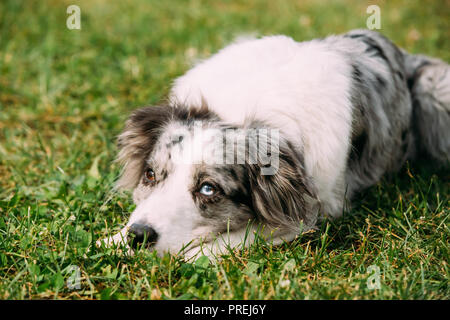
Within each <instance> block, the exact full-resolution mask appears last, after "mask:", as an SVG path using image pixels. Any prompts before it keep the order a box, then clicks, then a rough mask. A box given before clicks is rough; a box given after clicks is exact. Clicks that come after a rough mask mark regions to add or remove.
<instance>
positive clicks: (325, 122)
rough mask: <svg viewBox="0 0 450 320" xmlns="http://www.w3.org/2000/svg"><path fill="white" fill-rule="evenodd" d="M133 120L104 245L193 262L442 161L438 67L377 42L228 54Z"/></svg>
mask: <svg viewBox="0 0 450 320" xmlns="http://www.w3.org/2000/svg"><path fill="white" fill-rule="evenodd" d="M166 100H167V101H168V102H166V103H164V104H162V105H159V106H148V107H144V108H141V109H138V110H136V111H135V112H134V113H133V114H132V115H131V117H130V118H129V119H128V121H127V122H126V125H125V129H124V131H123V133H122V134H121V135H120V136H119V139H118V145H119V149H120V152H119V155H118V161H119V162H120V163H121V164H122V165H123V172H122V175H121V178H120V179H119V181H118V185H117V186H118V187H119V188H122V189H123V188H125V189H129V190H132V191H133V200H134V202H135V203H136V209H135V210H134V212H132V213H131V217H130V219H129V222H128V223H127V225H126V226H125V227H124V228H123V229H122V231H121V232H119V233H118V234H116V235H115V236H113V237H111V238H108V239H104V240H102V241H101V242H105V243H106V244H107V245H110V244H112V243H120V242H124V243H125V244H126V245H127V246H128V248H130V250H131V251H132V250H134V249H136V248H138V247H141V246H143V247H145V248H148V249H149V250H156V251H157V252H158V254H163V253H165V252H171V253H181V254H182V255H185V256H186V257H194V256H196V255H197V254H199V253H202V254H206V255H210V256H216V255H220V254H222V253H225V252H226V250H228V249H229V248H235V247H236V246H238V245H239V246H242V245H248V244H250V243H252V241H253V240H254V239H255V237H263V238H265V239H268V240H270V241H271V242H272V243H273V244H274V245H276V244H279V243H281V242H284V241H291V240H292V239H294V238H295V237H296V236H297V235H298V234H299V233H300V232H306V231H308V230H311V229H313V228H315V227H316V224H317V222H318V220H320V219H323V218H324V217H328V218H337V217H339V216H341V215H342V213H343V211H344V210H348V209H349V207H350V206H349V200H351V199H352V197H353V196H354V195H355V194H356V193H357V192H360V191H361V190H363V189H365V188H367V187H369V186H371V185H373V184H375V183H377V182H378V181H379V180H380V178H381V177H382V176H383V175H385V174H387V173H391V172H395V171H396V170H398V169H399V168H400V167H401V166H402V165H403V164H404V163H405V161H406V160H408V159H413V158H414V157H416V156H417V155H419V154H423V153H426V154H427V155H428V156H430V157H431V158H432V159H434V160H436V162H437V163H439V164H448V161H449V159H450V67H449V65H448V64H447V63H445V62H443V61H441V60H438V59H435V58H430V57H427V56H422V55H412V54H408V53H407V52H405V51H403V50H402V49H400V48H398V47H396V46H395V45H394V44H393V43H392V42H390V41H389V40H388V39H386V38H385V37H384V36H382V35H381V34H379V33H376V32H372V31H368V30H353V31H351V32H349V33H346V34H343V35H338V36H330V37H327V38H324V39H316V40H312V41H306V42H296V41H294V40H293V39H291V38H289V37H286V36H268V37H264V38H261V39H247V40H245V41H240V42H236V43H233V44H231V45H229V46H227V47H225V48H224V49H222V50H221V51H219V52H218V53H217V54H215V55H213V56H212V57H211V58H209V59H207V60H205V61H202V62H201V63H198V64H197V65H196V66H194V67H193V68H192V69H191V70H189V71H188V72H187V73H186V74H184V75H183V76H181V77H179V78H178V79H176V80H175V81H174V83H173V86H172V88H171V92H170V95H169V97H168V99H166Z"/></svg>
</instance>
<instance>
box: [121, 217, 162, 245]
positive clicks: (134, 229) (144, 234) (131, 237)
mask: <svg viewBox="0 0 450 320" xmlns="http://www.w3.org/2000/svg"><path fill="white" fill-rule="evenodd" d="M156 240H158V234H157V233H156V231H155V229H153V228H152V227H150V226H148V225H145V224H140V223H133V224H132V225H131V227H130V229H128V244H129V245H130V246H131V248H133V249H137V248H138V247H140V246H142V245H144V246H145V247H150V246H151V245H153V244H155V242H156Z"/></svg>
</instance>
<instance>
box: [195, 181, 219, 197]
mask: <svg viewBox="0 0 450 320" xmlns="http://www.w3.org/2000/svg"><path fill="white" fill-rule="evenodd" d="M199 192H200V193H201V194H202V195H204V196H207V197H210V196H212V195H214V194H215V193H216V189H215V188H214V187H213V186H212V185H210V184H208V183H204V184H202V186H201V187H200V191H199Z"/></svg>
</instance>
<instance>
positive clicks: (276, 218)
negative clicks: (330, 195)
mask: <svg viewBox="0 0 450 320" xmlns="http://www.w3.org/2000/svg"><path fill="white" fill-rule="evenodd" d="M277 136H278V135H277ZM260 138H261V136H260V135H258V139H260ZM263 140H266V141H267V142H268V143H269V144H268V147H267V150H269V149H270V152H269V154H270V156H269V157H270V158H273V159H275V158H277V161H278V162H277V166H276V167H275V168H273V165H271V167H272V168H271V169H270V170H267V169H268V166H267V163H268V162H267V160H266V161H262V160H261V152H260V150H259V152H258V159H257V160H258V161H257V163H256V164H249V165H248V166H249V171H250V187H251V193H252V201H253V207H254V209H255V211H256V212H255V213H256V215H257V217H258V218H259V219H260V220H261V221H263V222H265V223H267V224H268V225H270V226H272V227H287V228H298V227H299V226H300V221H303V224H304V225H310V224H311V223H314V221H313V219H314V217H313V216H311V214H312V212H310V209H309V208H308V206H307V201H308V199H307V198H308V197H309V199H310V200H313V199H317V196H316V191H315V187H314V185H313V183H312V181H311V179H310V178H309V177H308V176H307V174H306V171H305V169H304V166H303V156H302V153H301V152H299V151H298V150H297V149H296V148H295V146H293V145H292V144H291V143H290V142H289V141H286V140H283V139H282V137H279V136H278V141H276V139H275V141H274V140H273V139H266V138H264V139H263ZM274 142H275V143H276V144H277V145H276V146H275V147H274V145H273V144H274ZM264 152H266V151H264ZM266 159H267V158H266ZM265 169H266V170H265ZM274 169H276V170H274Z"/></svg>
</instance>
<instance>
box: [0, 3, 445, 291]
mask: <svg viewBox="0 0 450 320" xmlns="http://www.w3.org/2000/svg"><path fill="white" fill-rule="evenodd" d="M373 3H374V2H365V1H356V0H354V1H342V2H341V1H330V2H325V1H262V0H239V1H221V2H220V4H219V2H215V3H214V4H213V2H212V1H190V2H187V1H182V0H171V1H170V2H169V1H160V0H154V1H117V2H116V1H114V2H113V1H81V2H79V1H56V0H55V1H17V0H10V1H8V0H6V1H1V2H0V199H1V200H0V298H2V299H30V298H32V299H36V298H57V299H93V298H94V299H95V298H101V299H109V298H113V299H114V298H127V299H148V298H152V299H159V298H162V299H166V298H168V299H170V298H200V299H212V298H214V299H306V298H308V299H449V298H450V288H449V247H450V246H449V238H450V237H449V236H450V230H449V226H450V223H449V222H450V221H449V213H450V208H449V187H450V185H449V184H450V183H449V181H450V172H449V170H444V169H436V168H434V167H433V166H432V165H430V164H427V163H422V164H414V165H411V167H406V168H405V169H404V170H402V171H401V172H399V173H398V174H397V175H395V176H394V177H389V178H386V179H385V180H384V181H382V182H380V183H379V184H378V185H376V186H374V187H373V188H371V189H369V190H367V191H366V192H364V193H363V194H362V195H361V196H360V197H359V198H358V200H357V201H356V203H355V205H354V209H353V210H352V212H351V213H350V214H347V215H345V216H344V218H343V219H341V220H339V221H336V222H333V223H331V222H327V223H324V224H323V225H322V226H321V230H320V231H318V232H315V233H312V234H306V235H303V236H302V237H300V238H299V239H297V240H295V241H294V242H292V243H289V244H284V245H281V246H279V247H272V246H271V245H270V244H268V243H260V244H258V245H254V246H252V247H251V248H249V249H246V250H243V251H233V252H230V253H229V254H228V255H226V256H225V257H224V258H223V259H222V260H221V261H220V262H218V263H217V264H215V263H209V262H208V260H206V259H205V258H201V259H199V260H198V261H197V262H195V263H186V262H184V261H183V260H182V259H180V258H177V257H174V256H165V257H163V258H158V257H157V256H156V255H155V254H153V253H149V252H145V251H140V252H138V254H136V255H135V256H127V255H123V254H120V253H119V252H118V251H116V250H114V249H98V248H96V247H95V246H94V243H95V240H97V239H100V238H103V237H104V236H105V235H106V234H108V233H112V232H114V231H117V230H119V229H120V227H121V225H123V224H124V223H125V222H126V220H127V217H128V215H129V212H130V211H131V210H132V209H133V204H132V202H131V199H130V197H129V195H126V194H122V195H120V194H115V193H112V191H111V190H112V186H113V183H114V181H115V179H116V178H117V175H118V173H119V168H118V167H117V165H116V164H114V163H113V162H112V161H113V159H114V157H115V154H116V152H117V149H116V146H115V137H116V136H117V134H118V133H119V132H120V130H121V129H122V127H123V124H124V120H125V119H126V117H127V115H128V114H129V113H130V112H131V110H133V109H135V108H137V107H138V106H142V105H148V104H153V103H156V102H158V101H159V100H160V99H163V98H164V97H165V95H166V94H167V91H168V88H169V86H170V83H171V80H172V79H174V77H176V76H178V75H181V74H182V73H183V72H184V71H186V70H187V69H188V68H189V65H190V64H191V63H192V61H194V60H195V59H198V58H202V57H206V56H208V55H210V54H211V53H214V52H215V51H217V50H218V49H219V48H221V47H222V46H224V45H225V44H226V43H228V42H229V41H231V40H232V39H233V38H234V37H236V36H238V35H240V34H257V35H266V34H278V33H282V34H287V35H290V36H292V37H293V38H295V39H296V40H304V39H310V38H314V37H321V36H325V35H327V34H330V33H340V32H345V31H347V30H349V29H351V28H364V27H365V23H366V19H367V17H368V15H367V14H366V8H367V6H368V5H369V4H373ZM376 3H377V4H378V5H379V6H380V8H381V18H382V30H381V32H382V33H384V34H385V35H387V36H389V37H390V38H392V39H393V40H394V41H395V42H396V43H397V44H399V45H400V46H402V47H404V48H405V49H407V50H409V51H411V52H422V53H426V54H429V55H434V56H438V57H440V58H442V59H444V60H447V61H448V60H449V59H450V50H449V41H448V40H449V39H450V28H449V22H448V21H449V19H448V17H449V16H450V8H449V6H448V4H447V5H446V4H445V2H442V1H434V2H433V1H429V2H427V3H426V4H425V3H424V2H423V1H419V0H415V1H389V2H388V1H385V2H383V1H377V2H376ZM70 4H78V5H79V6H80V7H81V19H82V22H81V23H82V30H73V31H71V30H68V29H67V28H66V18H67V14H66V8H67V6H68V5H70ZM371 265H376V266H378V267H379V268H380V274H381V278H380V284H381V288H380V289H375V290H370V289H368V287H367V280H368V277H369V276H370V273H368V268H369V266H371ZM74 267H77V268H79V269H78V270H79V272H80V276H81V282H80V287H79V288H78V289H77V288H75V289H73V290H71V289H70V288H69V287H68V286H67V280H69V279H70V276H71V274H72V271H73V270H74V269H73V268H74ZM285 280H289V281H290V282H289V283H288V282H286V281H285Z"/></svg>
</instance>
